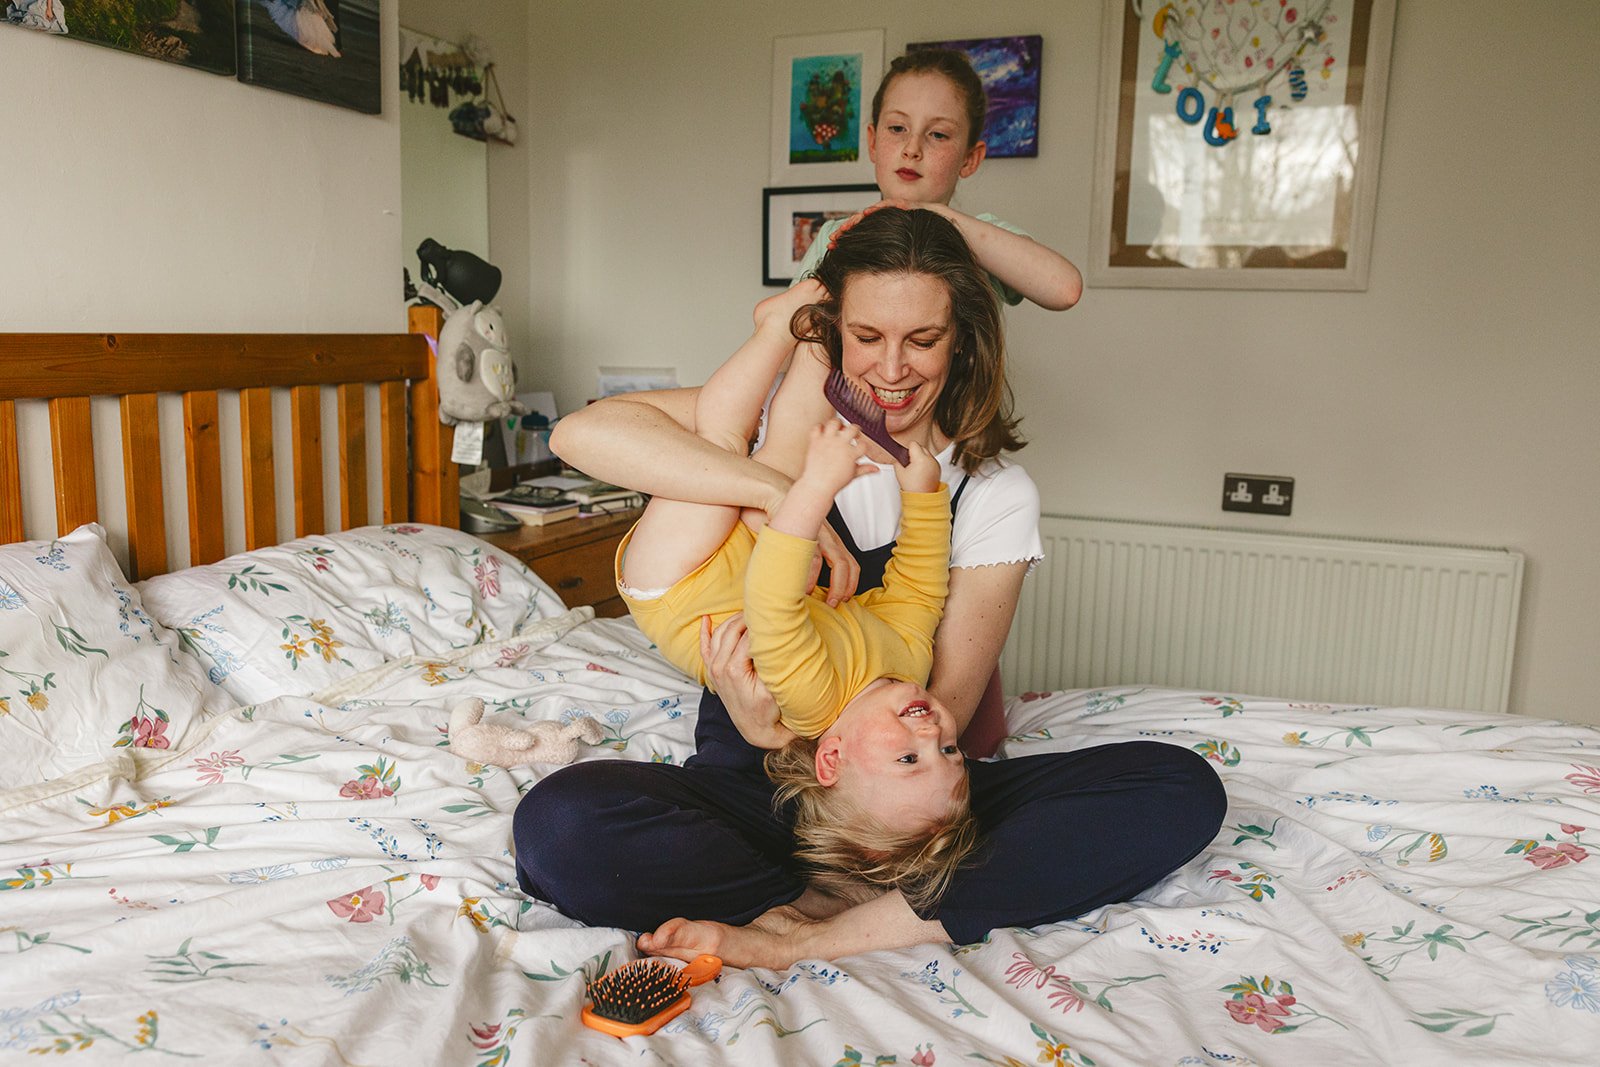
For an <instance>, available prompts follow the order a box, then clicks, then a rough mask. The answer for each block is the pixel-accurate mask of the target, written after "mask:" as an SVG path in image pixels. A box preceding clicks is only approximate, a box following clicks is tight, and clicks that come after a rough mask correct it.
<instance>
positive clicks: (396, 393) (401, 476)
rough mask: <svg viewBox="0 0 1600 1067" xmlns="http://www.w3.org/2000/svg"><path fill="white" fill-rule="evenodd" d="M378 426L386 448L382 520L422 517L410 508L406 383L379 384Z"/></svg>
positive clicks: (384, 454)
mask: <svg viewBox="0 0 1600 1067" xmlns="http://www.w3.org/2000/svg"><path fill="white" fill-rule="evenodd" d="M378 419H379V424H378V429H379V436H380V438H381V440H382V445H381V447H382V449H383V521H384V522H404V521H405V520H406V519H407V518H408V517H411V518H420V516H415V515H413V514H412V511H411V500H410V494H409V489H410V484H409V482H408V481H407V473H406V462H405V456H406V386H405V383H404V382H384V383H383V384H382V385H380V386H378Z"/></svg>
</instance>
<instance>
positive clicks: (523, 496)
mask: <svg viewBox="0 0 1600 1067" xmlns="http://www.w3.org/2000/svg"><path fill="white" fill-rule="evenodd" d="M494 503H495V506H496V507H498V508H501V509H503V510H505V511H507V512H509V513H510V514H512V515H515V516H516V517H517V518H518V519H521V520H522V525H524V526H544V525H546V524H547V523H552V522H560V521H561V520H562V519H575V518H577V517H578V513H579V511H580V510H581V507H582V505H581V504H580V503H579V502H578V501H576V500H574V499H572V497H570V496H568V495H567V494H566V492H565V491H563V490H561V489H555V488H552V487H550V486H545V485H518V486H513V487H512V488H510V489H507V490H506V491H505V492H503V493H501V494H499V495H498V496H496V497H495V498H494Z"/></svg>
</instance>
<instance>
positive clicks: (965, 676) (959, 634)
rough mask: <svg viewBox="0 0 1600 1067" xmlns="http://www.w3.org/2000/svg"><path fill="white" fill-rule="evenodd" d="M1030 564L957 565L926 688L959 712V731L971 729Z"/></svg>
mask: <svg viewBox="0 0 1600 1067" xmlns="http://www.w3.org/2000/svg"><path fill="white" fill-rule="evenodd" d="M1027 573H1028V565H1027V564H1026V563H1000V564H995V565H994V566H989V567H955V568H952V569H951V571H950V595H949V596H948V597H947V598H946V599H945V603H944V619H943V621H941V622H940V623H939V629H938V630H937V631H936V632H935V633H934V637H933V673H932V674H931V675H930V676H929V677H928V691H929V692H931V693H933V695H934V696H936V697H938V698H939V699H940V700H941V701H942V702H943V703H944V705H945V707H947V708H949V709H950V713H951V714H952V715H953V716H954V717H955V720H956V726H957V730H956V732H957V733H960V732H961V731H962V730H965V729H966V728H967V724H968V723H969V722H971V721H972V713H973V712H974V711H976V710H977V707H978V699H979V698H980V697H982V696H983V691H984V688H985V687H986V686H987V685H988V684H989V676H990V675H991V674H993V673H994V668H995V664H997V663H999V662H1000V650H1001V649H1003V648H1004V647H1005V644H1006V635H1007V634H1009V633H1010V632H1011V619H1012V616H1014V615H1015V614H1016V612H1017V601H1018V600H1019V599H1020V598H1021V596H1022V579H1023V578H1024V577H1025V576H1026V575H1027Z"/></svg>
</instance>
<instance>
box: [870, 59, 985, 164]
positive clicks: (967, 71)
mask: <svg viewBox="0 0 1600 1067" xmlns="http://www.w3.org/2000/svg"><path fill="white" fill-rule="evenodd" d="M902 74H941V75H943V76H944V77H946V78H948V79H950V84H952V85H954V86H955V87H956V91H957V92H959V93H960V94H961V99H962V102H963V103H964V104H965V105H966V109H967V151H969V152H970V151H972V146H973V145H975V144H977V143H978V138H980V137H982V136H983V120H984V118H985V116H986V115H987V114H988V112H989V98H988V94H987V93H985V92H984V91H983V79H981V78H979V77H978V72H977V71H975V70H973V69H972V64H971V63H970V62H968V61H967V57H966V56H964V55H962V54H961V53H960V52H956V51H952V50H951V49H948V48H923V49H919V50H918V51H915V52H907V53H906V54H905V55H903V56H899V57H897V58H896V59H895V61H894V62H893V63H890V64H889V69H888V71H887V72H885V73H884V75H883V80H882V81H880V82H878V91H877V92H876V93H874V94H873V97H872V124H873V125H874V126H876V125H877V124H878V115H879V114H880V113H881V112H882V111H883V96H884V93H886V92H888V90H889V83H890V82H892V81H894V80H895V79H896V78H898V77H899V76H900V75H902Z"/></svg>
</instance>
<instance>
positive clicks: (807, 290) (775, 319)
mask: <svg viewBox="0 0 1600 1067" xmlns="http://www.w3.org/2000/svg"><path fill="white" fill-rule="evenodd" d="M827 295H828V290H827V288H826V287H825V286H823V284H822V283H821V282H819V281H817V280H816V279H815V278H802V279H801V280H800V281H798V282H795V283H794V284H793V285H791V286H790V287H789V288H787V289H785V290H784V291H783V292H781V293H778V294H776V295H774V296H769V297H767V298H766V299H765V300H763V301H761V302H760V303H759V304H757V305H756V309H755V311H754V312H752V313H751V316H750V317H751V319H752V320H753V321H754V322H755V326H756V329H758V330H759V329H761V328H762V327H763V326H766V325H767V324H769V323H770V324H771V325H772V326H773V327H774V328H781V329H782V330H783V331H784V332H788V329H789V322H790V320H791V319H793V318H794V313H795V312H796V311H799V310H800V309H801V308H803V307H805V306H806V305H807V304H815V303H818V302H820V301H821V300H823V299H824V298H825V297H827Z"/></svg>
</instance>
